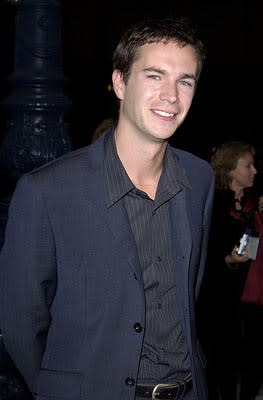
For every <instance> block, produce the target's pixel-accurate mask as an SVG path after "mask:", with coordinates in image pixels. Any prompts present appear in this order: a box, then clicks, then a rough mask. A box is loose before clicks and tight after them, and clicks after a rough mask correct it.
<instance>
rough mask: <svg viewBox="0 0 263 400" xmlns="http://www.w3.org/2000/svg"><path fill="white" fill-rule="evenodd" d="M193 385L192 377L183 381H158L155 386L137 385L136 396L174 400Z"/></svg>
mask: <svg viewBox="0 0 263 400" xmlns="http://www.w3.org/2000/svg"><path fill="white" fill-rule="evenodd" d="M192 387H193V382H192V378H186V379H185V380H183V381H180V382H176V383H174V384H166V383H159V384H157V385H155V386H150V385H137V386H136V391H135V393H136V396H137V397H148V398H150V399H160V400H176V399H180V396H182V395H184V394H185V393H186V392H188V391H189V390H191V389H192Z"/></svg>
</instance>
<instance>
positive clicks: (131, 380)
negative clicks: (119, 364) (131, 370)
mask: <svg viewBox="0 0 263 400" xmlns="http://www.w3.org/2000/svg"><path fill="white" fill-rule="evenodd" d="M125 383H126V385H127V386H134V385H135V379H134V378H132V377H131V376H128V378H126V380H125Z"/></svg>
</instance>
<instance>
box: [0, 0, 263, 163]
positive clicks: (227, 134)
mask: <svg viewBox="0 0 263 400" xmlns="http://www.w3.org/2000/svg"><path fill="white" fill-rule="evenodd" d="M259 3H260V2H256V1H254V0H251V1H248V0H240V1H237V0H227V1H226V0H220V1H217V0H213V1H211V0H202V1H194V0H193V1H190V0H188V1H186V0H185V1H184V2H181V1H180V2H179V1H172V0H170V1H168V0H166V1H165V2H153V1H143V0H142V1H138V0H134V1H132V2H128V1H122V2H121V1H117V0H115V1H107V2H103V3H102V2H98V1H97V2H90V1H89V2H87V1H80V0H79V1H78V0H75V1H70V0H62V1H61V13H62V46H63V66H64V73H65V76H66V77H67V79H68V81H67V84H65V93H66V94H67V95H68V96H69V97H70V98H71V99H72V100H73V108H72V110H71V112H70V113H68V115H67V116H66V118H67V119H68V120H69V122H71V130H70V133H71V137H72V141H73V145H74V147H80V146H82V145H85V144H87V143H89V141H90V138H91V135H92V132H93V130H94V129H95V127H96V125H97V124H98V123H99V122H100V121H101V120H102V119H104V118H107V117H110V116H112V114H114V113H115V112H116V103H115V97H114V95H113V93H112V92H111V91H109V88H110V83H111V54H112V51H113V49H114V47H115V45H116V42H117V40H118V39H119V37H120V35H121V33H122V32H123V30H124V29H125V28H126V27H127V26H128V25H129V24H130V23H132V22H135V21H137V20H138V19H141V18H142V17H144V16H154V15H160V14H162V15H169V14H173V15H188V16H190V17H192V19H193V21H194V23H195V24H196V25H197V27H198V30H199V33H200V36H201V38H202V39H203V40H204V42H205V44H206V47H207V53H208V56H207V63H206V66H205V68H204V71H203V74H202V76H201V80H200V83H199V87H198V90H197V93H196V97H195V99H194V103H193V107H192V109H191V111H190V114H189V116H188V119H187V120H186V121H185V123H184V125H183V126H182V127H181V128H180V129H179V130H178V132H177V133H176V136H175V138H174V142H175V143H176V144H177V145H178V146H180V147H184V148H187V149H189V150H191V151H193V152H196V153H198V154H200V155H201V156H204V157H206V156H207V152H209V151H210V148H211V147H212V146H213V145H214V144H218V143H221V142H223V141H226V140H232V139H243V140H248V141H250V142H252V143H253V144H255V145H256V146H259V145H260V144H261V142H262V139H261V138H262V133H261V126H262V119H263V113H262V112H261V93H262V89H263V74H262V65H263V55H262V45H261V41H262V37H263V36H262V22H261V13H260V11H259V8H258V7H259ZM15 10H16V7H15V5H13V4H11V3H9V2H8V1H6V0H1V2H0V54H1V63H0V79H1V81H0V82H1V86H0V100H4V99H5V97H6V96H7V94H8V90H9V84H8V80H7V78H8V77H9V76H10V74H12V68H13V40H14V16H15ZM5 119H6V116H5V113H4V110H3V109H2V108H1V107H0V138H2V137H3V136H4V135H5V126H4V124H5Z"/></svg>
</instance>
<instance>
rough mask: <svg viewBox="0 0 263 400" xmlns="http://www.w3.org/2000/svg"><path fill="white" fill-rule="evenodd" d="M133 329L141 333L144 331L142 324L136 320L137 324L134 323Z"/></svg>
mask: <svg viewBox="0 0 263 400" xmlns="http://www.w3.org/2000/svg"><path fill="white" fill-rule="evenodd" d="M133 329H134V330H135V332H137V333H140V332H141V331H142V326H141V324H139V322H136V324H134V325H133Z"/></svg>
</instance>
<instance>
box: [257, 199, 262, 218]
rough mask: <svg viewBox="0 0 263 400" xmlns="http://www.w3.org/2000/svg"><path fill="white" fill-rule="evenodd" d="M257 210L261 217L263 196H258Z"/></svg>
mask: <svg viewBox="0 0 263 400" xmlns="http://www.w3.org/2000/svg"><path fill="white" fill-rule="evenodd" d="M258 210H259V212H260V214H261V215H262V216H263V196H260V198H259V201H258Z"/></svg>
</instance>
